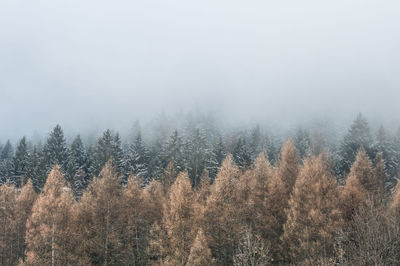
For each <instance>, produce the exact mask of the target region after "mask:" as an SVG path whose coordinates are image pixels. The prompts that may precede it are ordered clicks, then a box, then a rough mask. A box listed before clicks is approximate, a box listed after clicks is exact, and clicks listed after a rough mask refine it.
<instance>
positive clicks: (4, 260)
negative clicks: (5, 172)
mask: <svg viewBox="0 0 400 266" xmlns="http://www.w3.org/2000/svg"><path fill="white" fill-rule="evenodd" d="M17 196H18V193H17V190H16V189H15V187H14V186H13V185H11V184H9V183H6V184H4V185H2V186H1V187H0V263H1V265H15V263H16V262H17V261H18V257H17V249H18V246H17V226H18V224H17V221H16V220H15V216H16V211H17V210H16V208H15V204H16V202H17Z"/></svg>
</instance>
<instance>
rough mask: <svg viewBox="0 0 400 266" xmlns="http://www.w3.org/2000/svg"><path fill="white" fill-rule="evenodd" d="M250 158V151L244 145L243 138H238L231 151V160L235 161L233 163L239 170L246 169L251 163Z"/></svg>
mask: <svg viewBox="0 0 400 266" xmlns="http://www.w3.org/2000/svg"><path fill="white" fill-rule="evenodd" d="M251 157H252V156H251V151H250V150H249V148H248V146H247V144H246V140H245V138H244V137H240V138H239V140H238V141H237V142H236V145H235V148H234V149H233V158H234V159H235V163H236V164H237V165H238V166H239V167H240V168H247V167H249V166H250V165H251V163H252V160H251Z"/></svg>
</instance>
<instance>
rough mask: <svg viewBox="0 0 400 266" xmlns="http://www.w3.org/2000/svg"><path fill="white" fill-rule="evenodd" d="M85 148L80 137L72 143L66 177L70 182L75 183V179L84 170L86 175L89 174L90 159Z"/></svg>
mask: <svg viewBox="0 0 400 266" xmlns="http://www.w3.org/2000/svg"><path fill="white" fill-rule="evenodd" d="M87 157H88V156H87V153H86V150H85V147H84V145H83V142H82V139H81V137H80V135H78V136H76V138H75V139H74V141H72V143H71V147H70V154H69V160H68V164H67V169H66V176H67V180H68V181H69V182H73V178H74V176H75V175H76V173H77V172H78V170H82V171H83V172H84V173H85V175H86V174H87V173H88V158H87ZM72 185H73V184H72Z"/></svg>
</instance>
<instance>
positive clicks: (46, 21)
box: [0, 0, 400, 139]
mask: <svg viewBox="0 0 400 266" xmlns="http://www.w3.org/2000/svg"><path fill="white" fill-rule="evenodd" d="M399 10H400V2H399V1H389V0H388V1H370V0H351V1H349V0H345V1H342V0H337V1H321V0H318V1H317V0H316V1H289V0H280V1H265V0H263V1H253V0H248V1H234V0H229V1H228V0H227V1H223V0H213V1H208V0H203V1H187V0H186V1H185V0H167V1H166V0H163V1H161V0H160V1H155V0H146V1H122V0H115V1H102V0H96V1H94V0H86V1H77V0H69V1H54V0H40V1H39V0H38V1H28V0H26V1H22V0H1V1H0V95H1V104H0V114H1V127H0V138H1V139H6V138H11V139H15V138H19V137H20V136H22V135H28V136H31V135H33V134H34V132H37V133H38V134H42V133H43V132H48V131H49V130H50V129H51V128H52V127H53V126H54V125H55V124H57V123H59V124H61V125H62V126H63V128H64V129H65V130H66V131H67V132H71V133H76V132H83V131H88V130H95V129H101V130H102V129H103V128H105V127H111V128H116V129H120V128H123V127H129V126H131V125H132V124H133V122H134V121H135V120H137V119H140V120H141V121H150V120H151V119H153V118H154V117H157V115H159V114H160V113H167V114H176V113H187V112H194V111H199V110H200V111H201V112H205V113H213V114H215V115H217V116H218V117H220V118H221V120H224V121H227V122H228V123H236V122H240V123H250V122H251V123H253V122H260V123H265V124H268V123H270V124H271V125H272V124H274V125H282V126H284V127H286V126H289V127H290V126H293V125H295V124H298V123H299V122H300V121H307V120H310V119H325V118H326V119H333V120H334V121H338V123H340V121H345V123H348V121H351V120H352V119H353V118H354V117H355V116H356V115H357V113H359V112H362V113H364V114H365V116H366V117H368V119H370V120H371V121H379V123H385V124H387V125H393V124H395V125H398V124H399V111H400V105H399V96H400V86H399V85H400V52H399V47H400V34H399V30H400V16H399V15H398V13H399ZM346 125H347V124H346Z"/></svg>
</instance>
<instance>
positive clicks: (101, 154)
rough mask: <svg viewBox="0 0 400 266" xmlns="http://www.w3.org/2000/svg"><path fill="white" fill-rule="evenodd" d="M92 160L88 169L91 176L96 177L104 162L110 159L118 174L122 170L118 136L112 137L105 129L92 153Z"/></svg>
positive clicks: (121, 154) (121, 152)
mask: <svg viewBox="0 0 400 266" xmlns="http://www.w3.org/2000/svg"><path fill="white" fill-rule="evenodd" d="M92 156H93V159H92V164H91V167H90V173H91V175H92V176H98V175H99V173H100V171H101V169H102V168H103V167H104V165H105V164H106V162H108V161H109V160H110V159H111V158H112V162H113V167H115V168H116V171H117V173H118V174H122V170H123V151H122V147H121V140H120V138H119V135H118V134H115V135H113V134H112V132H111V130H109V129H107V130H106V131H105V132H104V133H103V136H101V137H100V138H99V139H98V141H97V143H96V146H95V147H94V151H93V155H92Z"/></svg>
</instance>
